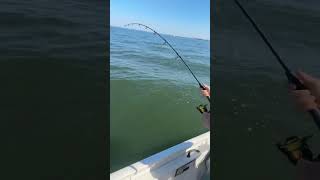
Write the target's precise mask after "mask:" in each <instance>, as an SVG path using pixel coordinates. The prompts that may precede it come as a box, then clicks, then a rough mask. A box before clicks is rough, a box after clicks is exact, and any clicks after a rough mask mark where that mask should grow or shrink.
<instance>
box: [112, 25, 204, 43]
mask: <svg viewBox="0 0 320 180" xmlns="http://www.w3.org/2000/svg"><path fill="white" fill-rule="evenodd" d="M110 27H114V28H122V29H129V30H135V31H142V32H150V31H145V30H140V29H131V28H126V27H121V26H111V25H110ZM150 33H151V32H150ZM160 34H163V35H167V36H173V37H179V38H188V39H196V40H201V41H210V39H202V38H196V37H184V36H177V35H172V34H164V33H160Z"/></svg>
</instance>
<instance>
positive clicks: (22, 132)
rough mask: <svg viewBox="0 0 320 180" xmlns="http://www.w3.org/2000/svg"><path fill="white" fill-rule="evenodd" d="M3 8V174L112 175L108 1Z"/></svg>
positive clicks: (35, 1)
mask: <svg viewBox="0 0 320 180" xmlns="http://www.w3.org/2000/svg"><path fill="white" fill-rule="evenodd" d="M0 14H1V16H0V21H1V28H0V39H1V43H0V83H1V88H0V99H1V102H0V109H1V113H0V119H1V137H2V138H3V140H2V147H3V148H2V151H1V154H2V155H3V156H2V157H3V158H2V163H3V164H4V165H5V167H6V168H5V170H4V171H3V173H1V179H101V178H104V177H105V175H104V174H105V172H106V171H107V170H106V169H105V168H104V167H105V164H106V163H105V162H104V161H103V160H102V159H105V156H106V151H107V149H103V148H101V147H105V144H106V138H105V137H106V135H105V134H102V133H101V132H105V131H106V128H105V127H106V126H107V115H106V114H107V100H106V96H107V93H106V91H107V88H106V71H105V67H106V59H107V57H106V51H105V49H106V47H107V42H106V39H107V37H106V36H107V35H106V22H107V21H106V20H107V19H106V1H84V0H71V1H39V0H30V1H16V0H4V1H1V8H0ZM103 127H104V128H103ZM3 176H6V177H3Z"/></svg>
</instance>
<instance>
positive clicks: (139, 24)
mask: <svg viewBox="0 0 320 180" xmlns="http://www.w3.org/2000/svg"><path fill="white" fill-rule="evenodd" d="M132 25H138V26H142V27H144V28H145V29H149V30H151V31H152V32H153V34H156V35H158V36H159V37H160V38H161V39H162V40H163V41H164V43H163V45H166V44H167V45H168V46H169V47H170V48H171V49H172V50H173V51H174V52H175V53H176V55H177V58H176V59H180V60H181V61H182V63H183V64H184V65H185V66H186V67H187V69H188V70H189V72H190V73H191V74H192V76H193V78H194V79H195V80H196V81H197V83H198V84H199V87H200V88H201V89H203V90H205V89H206V88H205V87H204V85H203V84H202V83H200V81H199V80H198V78H197V77H196V76H195V75H194V73H193V72H192V70H191V69H190V67H189V66H188V64H187V63H186V62H185V61H184V59H183V58H182V57H181V56H180V54H179V53H178V52H177V51H176V50H175V49H174V48H173V46H172V45H171V44H170V43H169V42H168V41H167V40H166V39H165V38H164V37H163V36H161V34H159V33H158V32H157V31H155V30H154V29H152V28H150V27H149V26H147V25H144V24H141V23H130V24H126V25H125V26H132ZM207 99H208V101H209V102H210V96H207Z"/></svg>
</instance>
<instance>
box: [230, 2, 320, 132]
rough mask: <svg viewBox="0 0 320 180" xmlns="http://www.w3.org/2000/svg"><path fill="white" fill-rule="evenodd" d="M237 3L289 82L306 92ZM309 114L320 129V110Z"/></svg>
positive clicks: (238, 3) (313, 110)
mask: <svg viewBox="0 0 320 180" xmlns="http://www.w3.org/2000/svg"><path fill="white" fill-rule="evenodd" d="M234 1H235V3H236V4H237V5H238V7H239V8H240V9H241V11H242V12H243V14H244V15H245V16H246V18H247V19H248V20H249V21H250V23H251V24H252V26H253V27H254V29H255V30H256V31H257V32H258V34H259V35H260V37H261V38H262V40H263V41H264V42H265V43H266V44H267V46H268V47H269V49H270V50H271V52H272V54H273V55H274V56H275V57H276V59H277V61H278V62H279V64H280V65H281V67H282V68H283V69H284V71H285V74H286V76H287V78H288V81H289V82H290V83H293V84H295V85H296V90H305V89H307V88H306V87H305V86H304V85H303V84H302V83H301V82H300V80H299V79H298V78H297V77H296V76H295V75H293V73H292V71H291V70H290V69H289V68H288V66H287V65H286V64H285V63H284V61H283V60H282V59H281V58H280V56H279V54H278V53H277V52H276V51H275V49H274V48H273V47H272V45H271V43H270V42H269V41H268V39H267V38H266V36H265V35H264V34H263V32H262V31H261V30H260V29H259V27H258V26H257V24H256V23H255V22H254V21H253V19H252V18H251V17H250V16H249V14H248V13H247V12H246V10H245V9H244V8H243V6H242V5H241V4H240V2H239V1H238V0H234ZM309 113H310V114H311V116H312V118H313V120H314V122H315V124H316V125H317V126H318V128H319V129H320V111H319V109H312V110H309Z"/></svg>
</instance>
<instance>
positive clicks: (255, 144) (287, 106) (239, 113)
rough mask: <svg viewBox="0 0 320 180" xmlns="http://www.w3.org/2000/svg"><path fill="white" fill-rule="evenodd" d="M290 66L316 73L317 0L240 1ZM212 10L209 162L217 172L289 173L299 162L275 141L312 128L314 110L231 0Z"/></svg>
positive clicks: (225, 175)
mask: <svg viewBox="0 0 320 180" xmlns="http://www.w3.org/2000/svg"><path fill="white" fill-rule="evenodd" d="M241 2H242V4H243V6H244V7H245V8H246V9H247V11H248V13H249V14H250V15H251V16H252V17H253V18H254V19H255V21H256V22H257V24H258V26H259V27H260V28H261V29H262V31H263V32H264V33H265V34H266V36H267V38H268V39H269V40H270V42H271V44H273V46H274V48H275V49H276V50H277V51H278V53H279V54H280V56H281V57H282V58H283V60H284V61H286V62H287V64H288V66H289V67H290V68H291V69H292V70H297V69H301V70H304V71H305V72H308V73H310V74H312V75H315V76H317V77H320V71H319V68H320V63H319V57H320V51H319V48H320V39H319V35H318V32H319V31H320V23H319V18H320V11H319V8H317V7H319V6H315V4H318V5H319V3H317V2H316V1H303V2H302V1H293V0H288V1H272V0H267V1H263V0H260V1H258V0H257V1H241ZM216 7H217V8H216V11H215V16H214V17H215V19H214V20H215V24H214V27H213V30H214V37H212V41H213V43H214V47H215V49H214V54H213V58H214V62H213V66H214V76H215V87H216V88H215V91H214V92H216V93H214V94H213V98H214V99H215V102H214V104H215V111H214V113H215V116H214V119H215V121H214V127H215V129H214V132H215V133H214V135H215V137H214V139H213V145H214V147H215V151H214V153H213V154H214V163H213V172H212V173H213V174H214V177H215V178H216V179H226V180H228V179H230V180H231V179H247V180H249V179H261V180H264V179H266V180H267V179H282V180H286V179H288V180H289V179H294V178H295V177H296V172H297V171H296V168H295V167H294V166H293V165H291V164H290V163H289V161H288V160H287V159H286V157H285V156H284V155H283V154H282V153H281V152H280V151H278V150H277V148H276V146H275V144H276V143H277V142H281V141H283V140H285V138H287V137H289V136H293V135H297V136H305V135H309V134H314V137H313V138H312V140H311V141H310V146H311V148H312V150H313V151H314V153H315V154H318V153H319V152H320V144H319V143H318V142H319V133H318V131H319V130H318V129H317V127H316V126H315V124H314V123H313V122H312V119H311V117H310V116H309V115H308V114H307V113H303V112H300V111H299V110H298V108H297V107H296V106H295V105H294V103H293V100H292V98H291V97H290V96H289V94H288V86H287V79H286V76H285V75H284V73H283V70H282V69H281V67H280V65H279V64H278V62H277V61H276V59H275V58H274V57H273V55H272V54H271V52H270V50H269V49H268V48H267V46H266V45H265V44H264V42H263V41H262V39H261V38H260V37H259V35H258V34H257V33H256V31H255V30H254V29H253V27H252V25H251V24H250V23H249V21H248V20H247V19H246V18H245V16H244V15H243V14H242V12H241V11H240V9H239V8H238V7H237V6H236V4H235V3H234V1H232V0H228V1H217V6H216Z"/></svg>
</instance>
